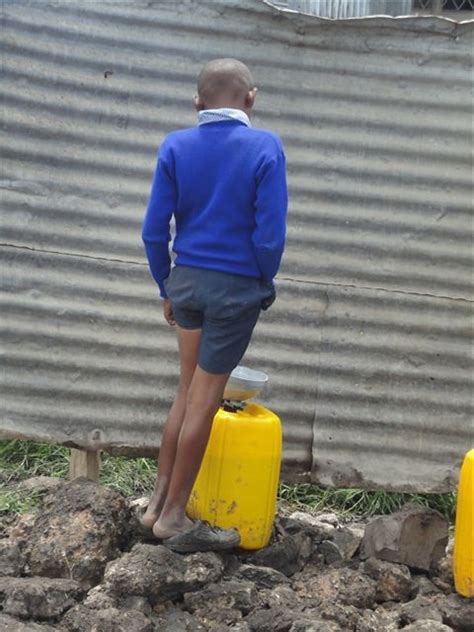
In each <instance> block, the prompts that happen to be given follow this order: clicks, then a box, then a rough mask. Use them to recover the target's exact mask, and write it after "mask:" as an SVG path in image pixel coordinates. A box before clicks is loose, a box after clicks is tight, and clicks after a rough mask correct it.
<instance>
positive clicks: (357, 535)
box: [332, 527, 364, 561]
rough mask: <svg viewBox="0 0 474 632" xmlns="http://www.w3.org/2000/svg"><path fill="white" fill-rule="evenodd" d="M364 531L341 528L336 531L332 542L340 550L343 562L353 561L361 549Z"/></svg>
mask: <svg viewBox="0 0 474 632" xmlns="http://www.w3.org/2000/svg"><path fill="white" fill-rule="evenodd" d="M363 537H364V529H361V528H359V527H339V528H337V529H336V530H335V532H334V534H333V537H332V541H333V543H334V544H335V545H336V546H337V548H338V549H339V551H340V553H341V556H342V559H343V560H347V561H348V560H351V559H352V558H353V557H354V555H355V554H356V552H357V550H358V549H359V546H360V543H361V542H362V538H363Z"/></svg>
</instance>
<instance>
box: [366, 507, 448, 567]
mask: <svg viewBox="0 0 474 632" xmlns="http://www.w3.org/2000/svg"><path fill="white" fill-rule="evenodd" d="M447 543H448V524H447V522H446V519H445V518H444V517H443V516H442V515H441V514H440V513H439V512H438V511H435V510H434V509H428V508H426V507H419V506H417V505H413V504H411V503H409V504H407V505H404V506H403V507H402V508H401V509H400V510H399V511H396V512H394V513H392V514H390V515H389V516H381V517H379V518H375V520H373V521H372V522H370V523H369V524H368V525H367V527H366V529H365V533H364V538H363V540H362V545H361V554H360V556H361V558H362V559H367V558H368V557H377V558H379V559H382V560H386V561H388V562H396V563H399V564H406V565H407V566H408V567H410V568H413V569H418V570H425V571H428V570H429V569H430V568H431V567H433V566H434V565H435V564H436V562H437V561H438V560H439V559H440V558H441V557H442V556H443V555H444V552H445V549H446V544H447Z"/></svg>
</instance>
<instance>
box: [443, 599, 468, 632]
mask: <svg viewBox="0 0 474 632" xmlns="http://www.w3.org/2000/svg"><path fill="white" fill-rule="evenodd" d="M439 608H440V610H441V613H442V615H443V623H445V624H447V625H450V626H451V627H453V628H454V629H455V630H461V631H462V632H464V631H466V632H467V631H468V630H470V631H471V632H472V630H473V629H474V599H466V598H465V597H461V595H456V594H454V595H449V596H448V597H444V596H443V597H442V598H441V599H440V600H439Z"/></svg>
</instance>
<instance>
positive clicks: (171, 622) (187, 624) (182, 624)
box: [155, 608, 233, 632]
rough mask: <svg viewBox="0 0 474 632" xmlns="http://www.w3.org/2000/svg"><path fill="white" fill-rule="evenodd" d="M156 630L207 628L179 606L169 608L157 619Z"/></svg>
mask: <svg viewBox="0 0 474 632" xmlns="http://www.w3.org/2000/svg"><path fill="white" fill-rule="evenodd" d="M227 629H228V628H227ZM232 629H233V628H232ZM155 631H156V632H158V631H159V632H207V629H206V628H205V627H204V626H202V625H201V624H200V623H199V621H198V620H197V619H196V617H193V616H192V615H191V614H189V612H185V611H183V610H180V609H179V608H169V609H167V610H166V611H165V612H164V613H163V615H161V616H160V617H159V618H158V620H157V621H156V624H155Z"/></svg>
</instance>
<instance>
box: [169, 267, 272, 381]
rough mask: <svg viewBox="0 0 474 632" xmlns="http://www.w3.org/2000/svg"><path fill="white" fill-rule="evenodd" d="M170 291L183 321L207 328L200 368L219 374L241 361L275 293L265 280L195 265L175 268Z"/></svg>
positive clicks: (178, 319)
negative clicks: (262, 314) (266, 304)
mask: <svg viewBox="0 0 474 632" xmlns="http://www.w3.org/2000/svg"><path fill="white" fill-rule="evenodd" d="M165 289H166V292H167V294H168V297H169V298H170V300H171V305H172V307H173V315H174V318H175V320H176V322H177V323H178V325H179V326H180V327H182V328H183V329H201V330H202V335H201V343H200V347H199V356H198V366H200V367H201V369H204V371H208V372H209V373H214V374H221V373H230V372H231V371H232V370H233V369H234V368H235V367H236V366H237V365H238V364H239V362H240V360H241V359H242V357H243V355H244V353H245V351H246V350H247V347H248V345H249V342H250V338H251V336H252V332H253V329H254V327H255V325H256V323H257V320H258V317H259V315H260V310H261V309H262V304H263V305H264V306H265V303H266V302H267V301H268V299H269V297H271V295H272V293H273V292H274V290H273V289H272V288H270V287H269V286H268V285H264V284H263V283H261V281H260V280H259V279H254V278H252V277H245V276H242V275H240V274H229V273H227V272H218V271H216V270H205V269H203V268H192V267H189V266H175V267H174V268H173V269H172V270H171V274H170V276H169V277H168V278H167V279H166V281H165ZM270 300H271V299H270Z"/></svg>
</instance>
